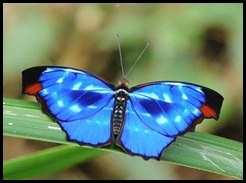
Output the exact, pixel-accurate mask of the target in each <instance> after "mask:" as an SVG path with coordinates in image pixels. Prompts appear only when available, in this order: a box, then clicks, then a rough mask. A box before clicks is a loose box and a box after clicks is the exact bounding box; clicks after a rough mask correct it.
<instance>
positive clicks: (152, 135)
mask: <svg viewBox="0 0 246 183" xmlns="http://www.w3.org/2000/svg"><path fill="white" fill-rule="evenodd" d="M222 102H223V97H222V96H221V95H220V94H219V93H217V92H215V91H213V90H211V89H209V88H206V87H203V86H199V85H194V84H190V83H182V82H153V83H147V84H143V85H139V86H136V87H133V88H131V89H130V92H129V101H128V102H127V107H126V113H125V124H124V127H123V130H122V131H121V134H120V135H119V137H118V139H117V144H118V145H119V146H121V147H122V148H124V149H125V150H126V151H127V152H128V153H129V154H132V155H140V156H142V157H143V158H144V159H149V158H155V159H160V158H161V153H162V151H163V150H164V149H165V148H166V147H167V146H168V145H169V144H170V143H171V142H173V141H174V140H175V139H176V137H177V136H178V135H180V134H183V133H184V132H186V131H187V130H194V128H195V125H196V124H198V123H200V122H202V120H203V119H204V118H214V119H218V118H219V113H220V108H221V105H222Z"/></svg>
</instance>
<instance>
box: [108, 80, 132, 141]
mask: <svg viewBox="0 0 246 183" xmlns="http://www.w3.org/2000/svg"><path fill="white" fill-rule="evenodd" d="M118 84H119V85H118V87H117V88H116V90H115V96H114V98H115V103H114V110H113V113H112V126H113V134H114V136H115V137H117V136H118V135H119V133H120V131H121V129H122V125H123V122H124V119H125V110H126V102H127V99H128V91H129V88H128V80H127V79H126V78H123V79H121V80H120V81H119V83H118Z"/></svg>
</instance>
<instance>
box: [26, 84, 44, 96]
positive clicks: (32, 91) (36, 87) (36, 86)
mask: <svg viewBox="0 0 246 183" xmlns="http://www.w3.org/2000/svg"><path fill="white" fill-rule="evenodd" d="M41 89H42V86H41V84H40V83H34V84H33V85H30V86H28V87H27V88H26V89H25V92H26V93H28V94H29V95H36V94H37V93H38V92H39V91H40V90H41Z"/></svg>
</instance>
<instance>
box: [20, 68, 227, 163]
mask: <svg viewBox="0 0 246 183" xmlns="http://www.w3.org/2000/svg"><path fill="white" fill-rule="evenodd" d="M22 79H23V84H22V87H23V90H22V92H23V93H24V94H29V95H34V96H35V97H36V99H37V101H39V102H40V103H41V105H42V110H43V112H45V113H47V114H49V115H50V116H51V117H52V118H54V119H55V120H56V121H57V123H58V124H59V125H60V127H61V129H62V130H63V131H64V132H66V135H67V139H68V140H69V141H74V142H76V143H78V144H80V145H88V146H92V147H101V146H106V145H111V144H116V145H117V146H118V147H120V148H122V149H123V150H124V151H125V152H126V153H127V154H129V155H134V156H141V157H142V158H143V159H145V160H148V159H150V158H154V159H157V160H160V158H161V155H162V151H163V150H164V149H166V148H167V147H168V146H169V145H170V144H171V143H172V142H174V141H175V139H176V137H177V136H179V135H182V134H184V133H185V132H186V131H193V130H194V129H195V126H196V125H197V124H198V123H201V122H202V120H203V119H205V118H214V119H216V120H217V119H218V118H219V114H220V109H221V106H222V102H223V97H222V96H221V95H220V94H219V93H217V92H216V91H214V90H212V89H209V88H207V87H203V86H200V85H196V84H191V83H186V82H178V81H176V82H175V81H156V82H150V83H145V84H140V85H138V86H134V87H132V88H129V87H128V80H127V79H126V78H123V79H121V80H120V81H119V84H118V86H114V85H113V84H111V83H109V82H107V81H106V80H104V79H102V78H100V77H98V76H96V75H93V74H91V73H89V72H86V71H82V70H78V69H74V68H68V67H54V66H39V67H32V68H29V69H26V70H24V71H23V72H22Z"/></svg>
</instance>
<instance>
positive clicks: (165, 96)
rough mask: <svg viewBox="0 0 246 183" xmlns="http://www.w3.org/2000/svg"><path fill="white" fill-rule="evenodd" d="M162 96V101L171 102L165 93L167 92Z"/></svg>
mask: <svg viewBox="0 0 246 183" xmlns="http://www.w3.org/2000/svg"><path fill="white" fill-rule="evenodd" d="M163 97H164V101H165V102H168V103H172V99H171V98H170V96H169V95H167V94H165V93H164V94H163Z"/></svg>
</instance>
